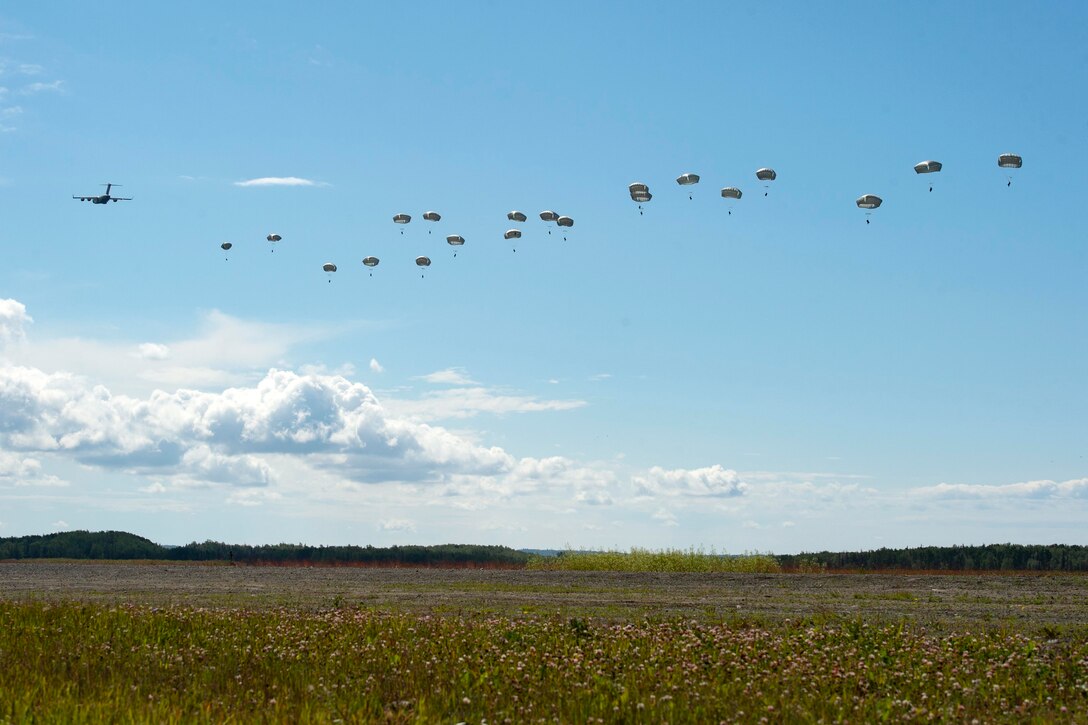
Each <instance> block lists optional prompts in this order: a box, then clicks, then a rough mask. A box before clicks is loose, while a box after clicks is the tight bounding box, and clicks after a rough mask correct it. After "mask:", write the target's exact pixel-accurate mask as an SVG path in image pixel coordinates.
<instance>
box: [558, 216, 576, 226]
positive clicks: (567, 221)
mask: <svg viewBox="0 0 1088 725" xmlns="http://www.w3.org/2000/svg"><path fill="white" fill-rule="evenodd" d="M555 223H556V224H558V225H559V226H561V227H573V226H574V220H573V219H571V218H570V217H569V216H561V217H559V218H558V219H556V220H555Z"/></svg>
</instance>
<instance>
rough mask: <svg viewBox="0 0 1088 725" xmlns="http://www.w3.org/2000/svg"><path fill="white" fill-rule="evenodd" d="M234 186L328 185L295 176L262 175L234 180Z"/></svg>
mask: <svg viewBox="0 0 1088 725" xmlns="http://www.w3.org/2000/svg"><path fill="white" fill-rule="evenodd" d="M234 185H235V186H328V184H326V183H322V182H318V181H313V180H312V179H302V178H299V177H297V176H262V177H261V178H259V179H246V180H245V181H235V182H234Z"/></svg>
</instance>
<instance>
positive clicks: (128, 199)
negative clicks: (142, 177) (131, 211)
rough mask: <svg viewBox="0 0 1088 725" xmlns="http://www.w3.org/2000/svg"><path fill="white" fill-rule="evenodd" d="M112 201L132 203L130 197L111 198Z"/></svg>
mask: <svg viewBox="0 0 1088 725" xmlns="http://www.w3.org/2000/svg"><path fill="white" fill-rule="evenodd" d="M110 198H111V199H113V200H114V201H132V197H131V196H111V197H110Z"/></svg>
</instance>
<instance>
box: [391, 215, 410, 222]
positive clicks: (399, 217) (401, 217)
mask: <svg viewBox="0 0 1088 725" xmlns="http://www.w3.org/2000/svg"><path fill="white" fill-rule="evenodd" d="M410 221H412V216H411V214H397V215H396V216H395V217H393V223H394V224H407V223H408V222H410Z"/></svg>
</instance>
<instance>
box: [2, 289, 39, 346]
mask: <svg viewBox="0 0 1088 725" xmlns="http://www.w3.org/2000/svg"><path fill="white" fill-rule="evenodd" d="M33 321H34V320H33V318H31V316H30V315H28V314H27V313H26V305H24V304H23V303H22V302H19V301H18V300H11V299H3V300H0V343H5V342H12V341H13V340H22V339H23V338H24V337H25V336H26V333H25V330H24V328H25V327H26V325H27V323H30V322H33Z"/></svg>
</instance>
